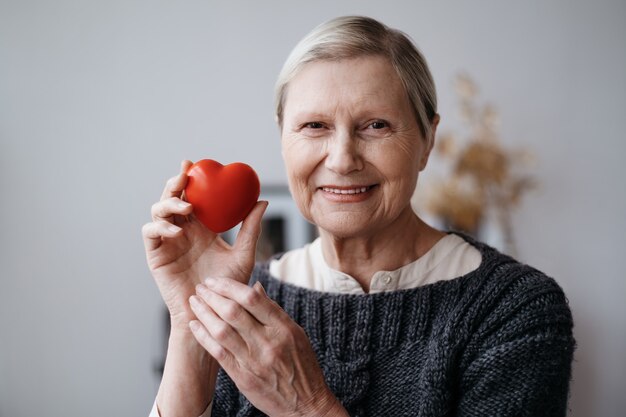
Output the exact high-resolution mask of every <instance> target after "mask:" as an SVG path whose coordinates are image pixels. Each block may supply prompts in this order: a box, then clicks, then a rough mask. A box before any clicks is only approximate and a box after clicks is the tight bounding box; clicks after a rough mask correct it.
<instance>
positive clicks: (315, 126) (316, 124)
mask: <svg viewBox="0 0 626 417" xmlns="http://www.w3.org/2000/svg"><path fill="white" fill-rule="evenodd" d="M304 127H306V128H309V129H321V128H323V127H324V125H323V124H321V123H320V122H309V123H306V124H305V125H304Z"/></svg>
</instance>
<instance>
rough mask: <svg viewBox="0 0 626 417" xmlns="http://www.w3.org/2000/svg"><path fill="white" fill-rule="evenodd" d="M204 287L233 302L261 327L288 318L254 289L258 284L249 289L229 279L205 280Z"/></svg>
mask: <svg viewBox="0 0 626 417" xmlns="http://www.w3.org/2000/svg"><path fill="white" fill-rule="evenodd" d="M204 285H206V286H207V287H208V288H209V290H211V291H213V292H216V293H217V294H219V295H221V296H222V297H225V298H229V299H231V300H233V301H235V302H236V303H237V304H239V305H240V306H242V307H243V308H245V309H246V311H248V313H250V314H251V315H252V317H254V318H255V319H256V320H258V321H259V322H260V323H261V324H263V325H266V326H268V325H274V324H276V323H277V322H278V321H282V320H284V319H286V318H289V316H288V315H287V313H285V311H284V310H283V309H282V308H280V306H279V305H278V304H276V303H275V302H274V301H273V300H272V299H270V298H269V297H268V296H267V295H266V294H265V291H262V290H259V289H258V288H255V287H256V286H257V285H260V284H255V287H249V286H247V285H245V284H242V283H240V282H237V281H235V280H233V279H229V278H207V279H205V281H204Z"/></svg>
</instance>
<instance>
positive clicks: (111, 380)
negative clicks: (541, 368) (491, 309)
mask: <svg viewBox="0 0 626 417" xmlns="http://www.w3.org/2000/svg"><path fill="white" fill-rule="evenodd" d="M444 3H445V4H444ZM459 3H461V2H459ZM504 3H507V4H506V5H505V4H504ZM353 13H358V14H368V15H371V16H374V17H377V18H379V19H381V20H382V21H384V22H386V23H388V24H390V25H391V26H395V27H398V28H400V29H403V30H404V31H406V32H408V33H409V34H410V35H411V36H412V37H413V38H414V39H415V40H416V41H417V43H418V44H419V45H420V47H421V48H422V50H423V51H424V53H425V55H426V56H427V58H428V59H429V62H430V64H431V66H432V70H433V73H434V76H435V79H436V82H437V84H438V88H439V93H440V101H441V107H440V111H441V114H442V116H443V122H442V129H455V128H457V127H458V122H457V121H456V117H455V112H456V109H455V97H454V92H453V89H452V79H453V77H454V75H455V74H456V73H457V72H458V71H460V70H464V71H467V72H469V73H470V74H472V75H473V76H474V77H475V79H476V81H477V82H478V83H479V85H480V86H481V88H482V90H481V94H482V97H484V98H486V99H488V100H489V101H491V102H493V103H495V104H496V105H497V106H498V108H499V110H500V111H501V117H502V131H501V133H502V137H503V140H504V141H505V142H506V143H507V144H508V145H512V146H513V145H515V146H517V145H520V146H528V147H530V148H532V149H533V150H534V151H535V152H536V153H537V154H538V157H539V164H538V165H537V167H536V168H534V172H535V174H536V176H537V177H538V178H539V179H540V181H541V188H540V189H539V190H538V191H536V192H534V193H533V194H532V195H530V196H529V198H527V199H526V201H525V203H524V204H523V206H522V207H521V209H520V210H519V211H518V212H517V213H516V215H515V217H514V220H515V230H516V233H517V238H518V243H519V247H520V257H521V258H522V259H523V260H524V261H526V262H529V263H531V264H533V265H535V266H537V267H538V268H540V269H543V270H544V271H546V272H547V273H549V274H550V275H552V276H554V277H556V278H557V280H558V281H559V283H560V284H561V285H562V286H563V287H564V288H565V291H566V292H567V294H568V296H569V299H570V302H571V306H572V308H573V311H574V316H575V321H576V328H575V332H576V337H577V339H578V343H579V347H578V350H577V353H576V362H575V365H574V366H575V373H574V383H573V386H572V400H571V409H572V411H571V415H572V416H577V417H578V416H580V417H582V416H588V415H589V416H591V415H593V416H618V415H623V414H622V413H623V410H624V409H626V400H625V396H624V395H623V392H622V391H623V387H624V385H626V380H625V376H624V375H626V369H625V365H624V363H625V362H624V352H626V331H625V330H626V326H625V318H626V314H625V313H626V312H625V308H624V302H623V298H624V296H625V295H626V284H625V282H626V280H624V279H623V276H624V272H623V271H624V270H625V269H626V268H625V267H626V265H625V259H626V257H625V256H624V249H625V248H626V245H625V243H626V242H625V238H624V236H626V221H625V220H624V213H626V198H625V193H624V186H623V184H622V182H623V180H621V179H620V178H623V177H622V175H624V171H625V169H624V168H623V165H622V164H621V161H622V160H623V158H624V156H626V152H625V151H626V145H625V141H624V133H625V132H626V118H625V117H624V110H625V109H626V82H625V79H624V77H625V76H624V74H626V48H624V39H626V25H625V22H626V3H624V2H623V1H609V0H603V1H595V2H582V1H571V0H559V1H550V2H546V1H539V0H537V1H530V2H501V1H496V0H493V1H486V0H482V1H474V2H463V3H461V4H456V5H454V6H452V5H451V4H450V2H441V1H428V2H415V1H405V2H389V1H386V2H378V1H344V2H335V1H316V2H308V3H306V5H305V4H302V2H291V1H276V2H256V1H249V2H226V1H224V2H217V3H216V2H210V1H184V2H180V1H179V2H171V1H126V0H124V1H122V0H111V1H99V2H96V1H70V0H56V1H48V2H44V1H29V0H20V1H11V2H9V1H7V0H2V2H1V3H0V164H1V165H0V174H1V175H0V190H2V192H3V193H4V198H2V204H1V210H2V212H1V215H0V239H1V240H0V260H1V262H0V416H2V417H22V416H24V417H27V416H28V417H30V416H39V415H46V416H67V417H73V416H84V415H89V416H92V417H98V416H109V415H116V416H141V415H146V414H147V413H148V410H149V408H150V406H151V402H152V400H153V398H154V395H155V392H156V388H157V383H158V381H157V380H156V378H155V374H154V372H153V370H152V368H153V364H154V362H155V361H156V360H157V359H158V354H159V351H160V347H161V346H160V336H161V331H162V330H161V328H160V320H161V318H162V317H161V311H162V310H161V309H162V305H161V302H160V299H159V295H158V293H157V290H156V288H155V286H154V285H153V283H152V281H151V277H150V274H149V273H148V270H147V267H146V265H145V260H144V255H143V248H142V243H141V238H140V228H141V225H142V224H143V223H144V222H146V221H148V220H149V209H150V205H151V204H152V203H153V202H154V201H155V200H156V199H157V198H158V196H159V195H160V191H161V188H162V185H163V183H164V181H165V179H166V178H168V177H169V176H171V175H173V174H174V173H175V172H176V170H177V168H178V164H179V161H180V160H181V159H183V158H189V159H194V160H195V159H200V158H204V157H211V158H214V159H217V160H220V161H223V162H232V161H237V160H240V161H245V162H247V163H249V164H251V165H252V166H254V167H255V168H256V169H257V170H258V173H259V174H260V177H261V178H262V180H263V181H264V182H265V183H284V182H285V174H284V172H283V167H282V163H281V160H280V150H279V141H278V136H277V129H276V127H275V126H274V124H273V120H272V101H273V98H272V89H273V83H274V80H275V76H276V74H277V72H278V70H279V68H280V66H281V64H282V62H283V60H284V58H285V57H286V55H287V53H288V51H289V50H290V49H291V47H292V46H293V45H294V44H295V42H296V41H297V40H298V39H299V38H300V37H301V36H302V35H304V34H305V33H306V32H308V30H310V29H311V28H312V27H313V26H314V25H316V24H318V23H320V22H321V21H323V20H326V19H327V18H330V17H333V16H336V15H342V14H353ZM435 168H436V167H435ZM427 180H428V175H426V178H424V181H427Z"/></svg>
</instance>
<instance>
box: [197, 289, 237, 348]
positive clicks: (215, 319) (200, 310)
mask: <svg viewBox="0 0 626 417" xmlns="http://www.w3.org/2000/svg"><path fill="white" fill-rule="evenodd" d="M189 305H190V306H191V310H192V311H193V312H194V314H195V315H196V317H197V318H198V320H199V321H200V322H201V323H202V325H203V326H204V327H205V328H206V330H207V331H208V333H209V336H211V338H212V339H213V340H215V341H216V342H217V343H219V345H220V346H222V347H223V348H224V349H226V350H228V351H230V352H232V353H233V354H234V355H235V356H238V355H245V356H247V355H248V353H249V351H248V345H247V344H246V342H245V341H244V340H243V338H242V337H241V335H240V334H239V333H237V331H236V330H235V329H233V327H232V326H231V325H230V324H228V323H226V322H225V321H224V320H222V319H221V318H220V317H219V316H218V315H217V314H216V313H215V311H213V309H212V308H211V307H210V306H209V305H207V304H206V303H205V301H204V300H203V299H202V298H201V297H199V296H197V295H192V296H191V297H189ZM216 359H217V358H216Z"/></svg>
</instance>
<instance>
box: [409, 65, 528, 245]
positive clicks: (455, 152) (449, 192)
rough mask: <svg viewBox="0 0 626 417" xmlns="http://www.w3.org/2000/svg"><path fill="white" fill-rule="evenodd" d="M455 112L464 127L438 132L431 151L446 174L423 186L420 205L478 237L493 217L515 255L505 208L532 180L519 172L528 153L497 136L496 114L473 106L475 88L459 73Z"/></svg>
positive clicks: (511, 205)
mask: <svg viewBox="0 0 626 417" xmlns="http://www.w3.org/2000/svg"><path fill="white" fill-rule="evenodd" d="M455 87H456V92H457V94H458V97H459V101H460V116H461V119H462V121H463V123H464V124H465V125H466V126H467V132H468V134H467V137H466V139H464V140H459V139H458V138H457V136H456V135H455V134H452V133H446V134H442V135H439V136H438V138H437V140H436V147H435V155H436V156H437V157H439V158H441V159H442V160H443V162H444V163H445V164H446V167H447V168H448V170H449V174H448V175H447V176H446V177H445V178H443V179H438V180H435V181H433V183H432V184H429V185H430V186H429V187H428V189H429V192H428V193H427V195H425V196H420V198H419V200H421V201H419V202H418V204H419V206H420V207H422V208H423V209H425V210H426V211H428V212H430V213H431V214H433V215H435V216H436V217H438V218H439V219H440V220H441V221H442V223H443V224H444V225H445V226H446V227H448V228H450V229H457V230H461V231H464V232H467V233H470V234H472V235H474V236H478V237H480V236H479V235H480V230H481V227H482V226H483V225H484V223H485V221H487V217H488V216H495V220H496V221H497V222H498V224H499V226H500V228H501V231H502V234H503V237H504V245H505V248H503V249H504V250H506V251H507V252H509V253H515V252H516V250H515V242H514V238H513V228H512V224H511V211H512V210H513V209H514V208H515V207H516V206H517V205H518V204H519V203H520V201H521V199H522V197H523V195H524V194H525V193H526V192H527V191H528V190H529V189H531V188H533V187H534V186H535V184H536V182H535V180H534V178H532V177H531V176H530V175H527V174H525V173H524V171H525V168H527V166H528V164H529V162H532V161H533V155H532V154H531V153H530V152H528V151H525V150H507V149H505V148H504V147H503V146H502V144H501V142H500V140H499V137H498V133H497V127H498V123H499V120H498V113H497V111H496V109H495V108H494V107H493V106H491V105H489V104H486V105H479V104H478V88H477V86H476V84H475V83H474V81H473V80H472V79H471V78H470V77H469V76H467V75H465V74H462V75H459V76H458V77H457V78H456V82H455Z"/></svg>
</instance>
